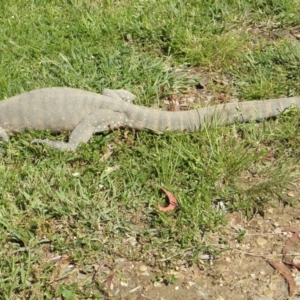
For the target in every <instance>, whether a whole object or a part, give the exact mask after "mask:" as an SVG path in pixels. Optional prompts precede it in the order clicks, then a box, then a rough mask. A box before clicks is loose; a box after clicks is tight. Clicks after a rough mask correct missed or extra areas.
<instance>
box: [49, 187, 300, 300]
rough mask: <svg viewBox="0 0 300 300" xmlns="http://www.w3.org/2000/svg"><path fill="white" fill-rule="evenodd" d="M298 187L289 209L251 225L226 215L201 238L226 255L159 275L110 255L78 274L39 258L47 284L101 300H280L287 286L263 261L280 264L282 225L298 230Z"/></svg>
mask: <svg viewBox="0 0 300 300" xmlns="http://www.w3.org/2000/svg"><path fill="white" fill-rule="evenodd" d="M299 188H300V182H299V183H298V184H295V185H294V190H289V191H288V193H289V195H290V197H291V198H294V200H295V204H294V205H293V206H289V205H283V204H281V203H278V202H275V201H274V203H273V205H270V206H268V208H266V209H265V211H264V214H263V215H259V214H257V215H255V216H254V217H253V218H252V219H251V220H248V219H247V218H246V217H245V216H244V215H243V214H241V213H239V212H236V213H232V214H228V217H227V218H228V225H227V226H225V227H224V228H223V229H222V230H220V231H218V232H216V233H214V234H210V235H209V236H208V237H207V243H210V244H211V245H214V247H216V245H223V248H224V249H225V248H226V249H227V250H226V249H225V251H224V252H223V253H222V254H221V255H219V256H218V257H214V258H213V257H209V256H205V255H202V256H201V257H200V259H199V261H198V263H197V264H194V265H192V266H188V265H186V264H182V265H181V266H180V265H178V266H177V267H176V268H174V269H169V270H166V271H164V272H162V271H161V269H160V268H156V267H151V266H149V265H145V264H144V263H142V262H132V261H128V260H127V259H125V258H121V257H115V256H112V257H107V259H105V261H100V262H99V264H97V265H93V266H86V267H85V268H84V269H81V268H79V267H76V266H73V265H71V264H70V263H69V262H68V259H67V258H60V257H45V262H47V263H49V262H50V263H51V262H52V263H53V264H55V267H54V269H55V270H54V272H53V276H54V277H53V282H54V281H57V284H58V285H61V284H62V283H65V284H70V283H74V282H76V283H77V284H78V286H79V287H80V286H82V287H83V286H84V287H86V286H88V284H87V283H88V282H90V283H92V282H93V283H94V284H95V282H96V283H97V285H98V287H99V289H100V290H102V293H103V295H105V299H136V300H138V299H152V300H156V299H157V300H163V299H166V300H168V299H172V300H174V299H219V300H221V299H256V300H262V299H264V300H267V299H286V298H287V297H288V284H287V282H286V281H285V279H284V278H283V276H282V275H281V274H280V273H279V272H278V271H276V270H274V268H273V267H272V266H271V265H270V264H269V263H268V262H267V260H266V258H267V259H268V260H270V261H275V262H280V261H281V260H282V249H283V247H284V244H285V242H286V241H287V240H288V239H289V237H290V236H291V235H292V233H289V232H284V230H283V227H284V226H290V227H294V228H299V229H300V218H299V215H300V205H299V203H298V200H299V198H300V196H299ZM220 247H221V248H222V246H220ZM294 248H295V249H293V250H295V251H296V252H294V253H290V254H292V257H293V259H294V262H297V260H299V259H297V258H299V255H300V254H299V251H298V252H297V247H294ZM289 269H290V270H291V272H292V275H293V277H294V279H295V281H296V284H297V291H296V294H295V296H294V298H293V299H299V298H297V292H299V291H300V288H299V285H300V276H299V271H297V270H296V269H293V268H290V267H289Z"/></svg>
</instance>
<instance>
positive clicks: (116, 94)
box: [102, 89, 136, 103]
mask: <svg viewBox="0 0 300 300" xmlns="http://www.w3.org/2000/svg"><path fill="white" fill-rule="evenodd" d="M102 95H103V96H107V97H109V98H111V99H118V100H123V101H125V102H127V103H132V102H133V100H134V99H135V98H136V96H135V95H134V94H132V93H131V92H129V91H127V90H123V89H119V90H110V89H104V90H103V92H102Z"/></svg>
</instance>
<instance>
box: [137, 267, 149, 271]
mask: <svg viewBox="0 0 300 300" xmlns="http://www.w3.org/2000/svg"><path fill="white" fill-rule="evenodd" d="M139 270H140V271H141V272H146V271H147V270H148V268H147V267H146V266H140V268H139Z"/></svg>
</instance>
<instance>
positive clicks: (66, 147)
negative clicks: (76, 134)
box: [30, 139, 77, 151]
mask: <svg viewBox="0 0 300 300" xmlns="http://www.w3.org/2000/svg"><path fill="white" fill-rule="evenodd" d="M30 144H31V145H36V144H44V145H47V146H49V147H51V148H56V149H59V150H64V151H75V150H76V148H77V147H76V145H74V144H70V143H65V142H58V141H50V140H42V139H35V140H33V141H32V142H31V143H30Z"/></svg>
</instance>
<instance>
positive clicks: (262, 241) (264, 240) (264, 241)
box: [256, 237, 267, 246]
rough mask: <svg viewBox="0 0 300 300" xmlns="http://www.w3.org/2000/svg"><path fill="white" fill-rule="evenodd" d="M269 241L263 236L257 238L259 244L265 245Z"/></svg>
mask: <svg viewBox="0 0 300 300" xmlns="http://www.w3.org/2000/svg"><path fill="white" fill-rule="evenodd" d="M266 243H267V240H266V239H264V238H262V237H258V238H257V240H256V244H257V245H258V246H262V245H265V244H266Z"/></svg>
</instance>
